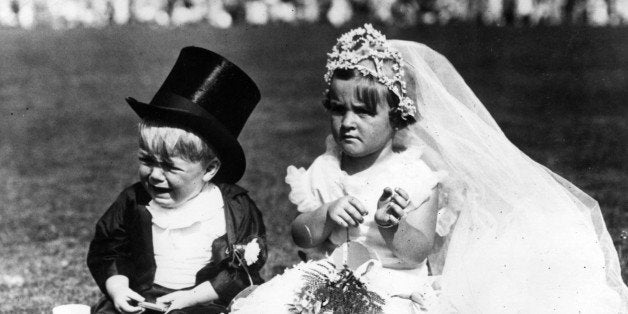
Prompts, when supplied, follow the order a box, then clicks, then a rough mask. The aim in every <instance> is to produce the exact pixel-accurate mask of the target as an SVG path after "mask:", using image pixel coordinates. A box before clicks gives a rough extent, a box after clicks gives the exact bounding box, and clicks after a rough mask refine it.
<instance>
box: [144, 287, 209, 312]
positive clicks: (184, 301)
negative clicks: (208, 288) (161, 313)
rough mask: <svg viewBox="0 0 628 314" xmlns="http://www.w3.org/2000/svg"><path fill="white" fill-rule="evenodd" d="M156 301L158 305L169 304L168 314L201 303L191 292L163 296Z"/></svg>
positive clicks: (184, 291)
mask: <svg viewBox="0 0 628 314" xmlns="http://www.w3.org/2000/svg"><path fill="white" fill-rule="evenodd" d="M155 301H156V303H162V304H169V306H168V311H166V313H169V312H170V311H172V310H176V309H182V308H184V307H188V306H193V305H196V304H197V303H199V300H198V297H197V296H196V295H195V294H194V293H192V291H191V290H181V291H175V292H172V293H169V294H166V295H164V296H161V297H159V298H157V300H155Z"/></svg>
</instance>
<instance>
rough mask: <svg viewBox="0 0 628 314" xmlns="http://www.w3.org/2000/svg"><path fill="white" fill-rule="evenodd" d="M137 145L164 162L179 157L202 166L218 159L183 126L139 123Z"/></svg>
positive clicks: (210, 149) (147, 121)
mask: <svg viewBox="0 0 628 314" xmlns="http://www.w3.org/2000/svg"><path fill="white" fill-rule="evenodd" d="M139 132H140V138H139V145H140V149H144V150H146V151H148V152H150V153H151V154H154V155H156V156H157V157H158V158H160V159H161V160H164V161H169V160H170V159H171V158H172V157H179V158H182V159H185V160H187V161H191V162H202V163H203V165H209V163H210V162H211V161H212V160H214V159H218V156H217V155H216V153H215V151H214V149H213V148H212V147H211V146H210V144H209V143H207V142H206V141H204V140H203V139H202V138H200V137H199V136H198V135H196V134H195V133H194V132H192V131H190V130H188V129H186V128H185V127H184V126H175V125H172V124H169V123H164V122H161V121H156V120H143V121H142V122H140V123H139Z"/></svg>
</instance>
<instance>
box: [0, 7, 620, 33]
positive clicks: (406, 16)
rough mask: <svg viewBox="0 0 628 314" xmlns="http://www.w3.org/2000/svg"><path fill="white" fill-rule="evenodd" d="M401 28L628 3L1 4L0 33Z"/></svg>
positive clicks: (560, 16) (526, 21) (572, 13)
mask: <svg viewBox="0 0 628 314" xmlns="http://www.w3.org/2000/svg"><path fill="white" fill-rule="evenodd" d="M356 19H365V20H369V21H375V22H380V23H382V24H386V25H394V26H401V27H406V26H413V25H417V24H447V23H455V22H473V23H481V24H488V25H557V24H586V25H593V26H606V25H611V26H616V25H626V24H628V0H0V27H21V28H33V27H40V26H47V27H52V28H54V29H64V28H74V27H103V26H106V25H112V24H117V25H122V24H128V23H148V24H154V25H158V26H180V25H185V24H196V23H207V24H210V25H212V26H214V27H218V28H228V27H230V26H232V25H233V24H236V23H246V24H250V25H263V24H269V23H318V22H323V23H330V24H331V25H334V26H336V27H341V26H342V25H344V24H346V23H349V22H351V21H352V20H356Z"/></svg>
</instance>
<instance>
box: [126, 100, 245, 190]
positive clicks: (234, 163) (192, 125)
mask: <svg viewBox="0 0 628 314" xmlns="http://www.w3.org/2000/svg"><path fill="white" fill-rule="evenodd" d="M126 101H127V103H128V104H129V105H130V106H131V108H132V109H133V110H134V111H135V113H137V115H138V116H139V117H140V118H142V119H151V120H153V119H154V120H162V121H168V122H169V123H172V124H173V125H182V126H185V127H186V128H189V129H191V130H194V131H195V132H197V133H199V134H198V135H200V136H201V137H202V138H203V139H204V140H205V141H206V142H207V143H208V144H210V145H211V147H213V148H214V150H215V152H216V154H217V155H218V158H219V159H220V164H221V165H220V169H219V170H218V173H217V174H216V176H214V178H213V179H212V180H213V181H215V182H225V183H235V182H237V181H238V180H240V178H242V176H243V175H244V170H245V169H246V159H245V157H244V151H243V150H242V146H240V143H238V140H237V138H235V137H234V136H233V135H232V134H231V132H229V130H228V129H227V128H226V127H225V126H224V125H223V124H222V123H221V122H220V121H219V120H218V119H216V118H215V117H213V116H212V115H211V114H209V113H206V114H204V115H203V116H202V117H200V116H198V115H195V114H191V113H189V112H187V111H185V110H182V109H179V108H169V107H161V106H154V105H149V104H146V103H143V102H140V101H137V100H135V99H134V98H131V97H129V98H127V99H126Z"/></svg>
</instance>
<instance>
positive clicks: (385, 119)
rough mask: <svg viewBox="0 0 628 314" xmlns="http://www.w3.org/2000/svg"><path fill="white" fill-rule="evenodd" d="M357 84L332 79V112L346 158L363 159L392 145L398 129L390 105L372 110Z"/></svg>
mask: <svg viewBox="0 0 628 314" xmlns="http://www.w3.org/2000/svg"><path fill="white" fill-rule="evenodd" d="M355 84H356V81H355V80H339V79H334V80H332V82H331V86H330V99H329V112H330V114H331V130H332V135H333V137H334V140H335V141H336V143H338V145H339V146H340V147H341V148H342V151H343V152H344V153H345V154H346V155H348V156H350V157H354V158H359V157H365V156H368V155H371V154H374V153H379V152H380V151H382V149H384V148H385V147H387V146H389V145H392V137H393V134H394V130H393V128H392V126H391V124H390V118H389V115H388V111H389V108H388V104H387V103H385V102H381V103H378V104H377V108H373V109H376V110H372V109H371V108H370V107H371V106H368V105H366V104H365V103H364V102H361V101H360V100H359V99H358V97H357V93H356V85H355Z"/></svg>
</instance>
